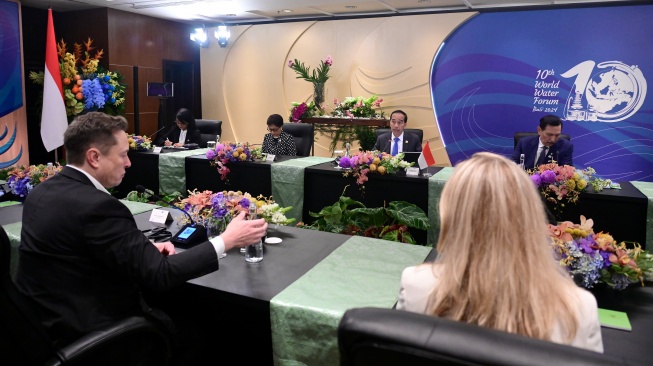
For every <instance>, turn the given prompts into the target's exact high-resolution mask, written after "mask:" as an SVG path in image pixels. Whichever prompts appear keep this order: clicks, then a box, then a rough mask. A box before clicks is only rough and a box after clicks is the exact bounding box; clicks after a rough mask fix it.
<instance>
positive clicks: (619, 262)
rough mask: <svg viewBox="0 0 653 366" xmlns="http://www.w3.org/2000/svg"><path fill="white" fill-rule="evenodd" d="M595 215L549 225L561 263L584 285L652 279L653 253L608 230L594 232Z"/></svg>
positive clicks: (621, 285)
mask: <svg viewBox="0 0 653 366" xmlns="http://www.w3.org/2000/svg"><path fill="white" fill-rule="evenodd" d="M593 225H594V222H593V221H592V219H587V220H586V219H585V217H584V216H581V217H580V224H574V223H572V222H570V221H565V222H562V223H560V224H559V225H557V226H554V225H549V234H550V235H551V239H552V245H553V249H554V251H555V253H556V255H557V258H558V259H559V261H560V264H561V265H563V266H565V267H567V269H568V270H569V272H570V273H571V275H573V276H574V278H575V279H576V280H577V281H578V282H580V284H581V285H582V286H583V287H586V288H592V287H593V286H594V285H595V284H597V283H605V284H607V285H608V286H610V287H612V288H615V289H617V290H623V289H624V288H626V287H627V286H628V285H630V284H631V283H635V282H641V283H642V285H643V284H644V281H645V280H647V281H648V280H651V279H653V255H652V254H650V253H649V252H647V251H645V250H642V248H641V246H640V245H639V244H637V243H634V247H633V248H627V247H626V243H625V242H621V243H617V241H616V240H614V238H613V237H612V236H611V235H610V234H608V233H603V232H600V233H598V234H596V233H594V230H593V229H592V226H593Z"/></svg>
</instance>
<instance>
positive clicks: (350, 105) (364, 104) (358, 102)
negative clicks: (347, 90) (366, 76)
mask: <svg viewBox="0 0 653 366" xmlns="http://www.w3.org/2000/svg"><path fill="white" fill-rule="evenodd" d="M381 102H383V99H381V98H379V97H378V96H376V95H372V96H371V97H369V98H363V97H357V98H354V97H347V98H345V100H343V101H341V102H339V101H338V98H334V99H333V104H334V105H335V108H334V109H333V112H331V115H332V116H334V117H340V118H354V117H356V118H384V113H383V111H382V110H380V109H379V110H376V109H375V108H381Z"/></svg>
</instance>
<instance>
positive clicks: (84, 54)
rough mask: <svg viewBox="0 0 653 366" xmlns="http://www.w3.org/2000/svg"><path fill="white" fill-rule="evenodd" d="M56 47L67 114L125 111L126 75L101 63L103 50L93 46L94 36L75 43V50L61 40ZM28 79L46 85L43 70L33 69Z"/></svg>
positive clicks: (70, 115) (72, 115)
mask: <svg viewBox="0 0 653 366" xmlns="http://www.w3.org/2000/svg"><path fill="white" fill-rule="evenodd" d="M57 50H58V55H59V69H60V71H61V78H62V80H61V81H62V84H63V88H64V101H65V105H66V114H67V115H68V117H70V118H73V117H75V116H77V115H78V114H80V113H82V112H88V111H102V112H105V113H107V114H111V115H119V114H123V113H124V109H125V104H124V103H125V90H126V86H125V84H123V83H122V81H123V76H122V75H121V74H120V73H119V72H118V71H107V70H104V69H103V68H101V67H100V66H99V62H100V59H101V58H102V56H103V54H104V50H97V49H96V48H95V47H93V40H92V39H91V38H88V40H87V41H86V42H84V43H83V45H81V44H78V43H75V44H74V45H73V52H72V53H71V52H68V49H67V44H66V42H64V40H63V39H62V40H61V41H59V42H58V43H57ZM29 78H30V79H31V80H32V82H34V83H36V84H39V85H42V84H43V72H42V71H41V72H38V73H37V72H33V71H32V72H30V75H29Z"/></svg>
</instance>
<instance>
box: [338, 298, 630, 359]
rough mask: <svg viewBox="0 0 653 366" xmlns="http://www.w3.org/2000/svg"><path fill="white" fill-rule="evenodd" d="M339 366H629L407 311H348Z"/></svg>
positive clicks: (342, 328)
mask: <svg viewBox="0 0 653 366" xmlns="http://www.w3.org/2000/svg"><path fill="white" fill-rule="evenodd" d="M338 346H339V350H340V365H341V366H363V365H370V366H371V365H411V366H420V365H465V366H470V365H556V364H559V365H587V366H589V365H594V366H598V365H625V364H626V363H625V362H624V361H622V360H619V359H614V358H611V357H608V356H605V355H603V354H600V353H597V352H592V351H588V350H584V349H580V348H574V347H571V346H566V345H561V344H557V343H551V342H546V341H542V340H538V339H533V338H528V337H523V336H520V335H516V334H510V333H506V332H501V331H497V330H494V329H489V328H482V327H479V326H476V325H473V324H467V323H462V322H456V321H451V320H447V319H443V318H437V317H433V316H428V315H424V314H417V313H412V312H408V311H400V310H393V309H379V308H357V309H350V310H347V311H346V312H345V314H344V315H343V317H342V319H341V321H340V325H339V326H338Z"/></svg>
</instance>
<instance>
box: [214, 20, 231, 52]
mask: <svg viewBox="0 0 653 366" xmlns="http://www.w3.org/2000/svg"><path fill="white" fill-rule="evenodd" d="M214 35H215V38H217V39H218V44H219V45H220V47H222V48H225V47H227V41H228V40H229V37H231V32H230V31H229V28H227V26H226V25H219V26H218V30H217V31H215V34H214Z"/></svg>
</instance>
